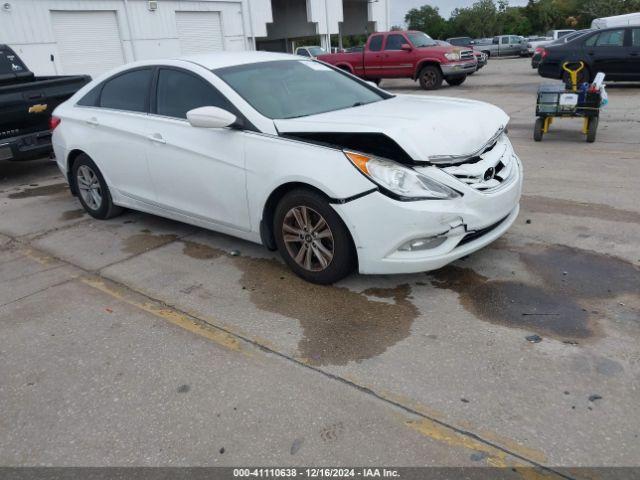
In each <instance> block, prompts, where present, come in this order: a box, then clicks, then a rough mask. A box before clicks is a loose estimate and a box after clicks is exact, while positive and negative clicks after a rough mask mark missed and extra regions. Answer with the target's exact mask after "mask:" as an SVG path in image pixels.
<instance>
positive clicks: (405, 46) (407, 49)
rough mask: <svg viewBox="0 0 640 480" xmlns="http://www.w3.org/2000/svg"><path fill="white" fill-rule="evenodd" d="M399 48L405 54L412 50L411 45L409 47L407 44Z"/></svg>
mask: <svg viewBox="0 0 640 480" xmlns="http://www.w3.org/2000/svg"><path fill="white" fill-rule="evenodd" d="M400 48H401V49H402V50H404V51H405V52H410V51H411V50H413V47H412V46H411V45H409V44H408V43H403V44H402V45H401V46H400Z"/></svg>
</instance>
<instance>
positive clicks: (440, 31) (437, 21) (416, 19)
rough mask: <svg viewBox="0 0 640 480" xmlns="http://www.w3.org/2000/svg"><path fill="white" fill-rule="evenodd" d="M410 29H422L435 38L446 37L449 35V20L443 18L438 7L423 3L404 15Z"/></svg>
mask: <svg viewBox="0 0 640 480" xmlns="http://www.w3.org/2000/svg"><path fill="white" fill-rule="evenodd" d="M404 21H405V22H407V27H408V29H409V30H420V31H421V32H425V33H426V34H428V35H430V36H431V37H433V38H444V37H446V35H447V21H446V20H445V19H444V18H442V16H441V15H440V11H439V10H438V7H432V6H431V5H423V6H422V7H420V8H412V9H411V10H409V11H408V12H407V14H406V15H405V17H404Z"/></svg>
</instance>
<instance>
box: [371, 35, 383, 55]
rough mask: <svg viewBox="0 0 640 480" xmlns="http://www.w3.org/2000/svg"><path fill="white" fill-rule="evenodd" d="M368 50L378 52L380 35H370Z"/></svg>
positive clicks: (380, 42)
mask: <svg viewBox="0 0 640 480" xmlns="http://www.w3.org/2000/svg"><path fill="white" fill-rule="evenodd" d="M369 50H371V51H372V52H379V51H380V50H382V35H376V36H374V37H371V41H370V42H369Z"/></svg>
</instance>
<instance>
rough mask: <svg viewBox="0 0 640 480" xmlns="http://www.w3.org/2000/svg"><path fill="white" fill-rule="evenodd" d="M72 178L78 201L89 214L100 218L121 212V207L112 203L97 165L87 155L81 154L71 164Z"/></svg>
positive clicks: (103, 218) (110, 216) (104, 218)
mask: <svg viewBox="0 0 640 480" xmlns="http://www.w3.org/2000/svg"><path fill="white" fill-rule="evenodd" d="M73 179H74V181H75V183H76V186H77V188H78V198H79V199H80V203H81V204H82V206H83V207H84V209H85V210H86V211H87V213H88V214H89V215H91V216H92V217H94V218H98V219H100V220H106V219H108V218H112V217H115V216H117V215H120V214H121V213H122V210H123V209H122V207H119V206H117V205H114V203H113V200H112V199H111V192H110V191H109V187H108V186H107V182H105V180H104V177H103V176H102V174H101V173H100V170H99V169H98V166H97V165H96V164H95V163H94V161H93V160H91V158H90V157H89V156H88V155H85V154H81V155H80V156H78V158H77V159H76V161H75V163H74V164H73Z"/></svg>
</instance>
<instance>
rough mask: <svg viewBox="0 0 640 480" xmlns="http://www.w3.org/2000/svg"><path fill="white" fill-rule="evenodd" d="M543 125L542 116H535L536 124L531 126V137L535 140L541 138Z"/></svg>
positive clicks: (537, 140)
mask: <svg viewBox="0 0 640 480" xmlns="http://www.w3.org/2000/svg"><path fill="white" fill-rule="evenodd" d="M543 127H544V118H542V117H538V118H536V125H535V126H534V127H533V139H534V140H535V141H536V142H539V141H541V140H542V134H543V132H542V128H543Z"/></svg>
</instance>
